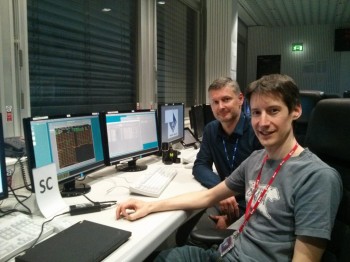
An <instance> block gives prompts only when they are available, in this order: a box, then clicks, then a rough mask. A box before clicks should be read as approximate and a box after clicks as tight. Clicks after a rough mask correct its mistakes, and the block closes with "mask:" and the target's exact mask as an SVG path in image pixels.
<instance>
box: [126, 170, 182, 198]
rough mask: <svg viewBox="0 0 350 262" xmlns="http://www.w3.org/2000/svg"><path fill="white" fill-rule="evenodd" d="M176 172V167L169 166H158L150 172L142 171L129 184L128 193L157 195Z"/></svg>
mask: <svg viewBox="0 0 350 262" xmlns="http://www.w3.org/2000/svg"><path fill="white" fill-rule="evenodd" d="M176 173H177V171H176V169H174V168H172V167H170V166H160V167H159V168H157V169H156V170H154V171H152V172H151V171H149V172H147V173H143V174H141V176H140V177H139V178H138V179H137V181H135V182H133V183H132V184H130V186H129V190H130V193H136V194H140V195H144V196H150V197H159V196H160V194H161V193H162V192H163V191H164V189H165V188H166V187H167V186H168V185H169V183H170V182H171V180H172V179H173V178H174V177H175V175H176Z"/></svg>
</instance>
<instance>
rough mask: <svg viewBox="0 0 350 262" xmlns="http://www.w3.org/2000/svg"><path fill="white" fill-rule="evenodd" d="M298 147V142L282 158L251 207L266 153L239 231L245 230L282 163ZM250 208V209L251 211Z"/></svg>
mask: <svg viewBox="0 0 350 262" xmlns="http://www.w3.org/2000/svg"><path fill="white" fill-rule="evenodd" d="M297 148H298V143H296V144H295V146H294V147H293V148H292V150H291V151H290V152H289V153H288V154H287V155H286V156H285V157H284V158H283V159H282V161H281V163H280V164H279V165H278V167H277V168H276V170H275V172H274V173H273V175H272V177H271V178H270V181H269V183H268V184H267V185H266V187H265V188H264V190H263V191H262V192H261V194H260V196H259V198H258V200H257V201H256V202H255V204H254V206H253V208H252V209H251V206H252V203H253V198H254V195H255V193H256V190H257V189H258V186H259V182H260V179H261V173H262V169H263V167H264V165H265V163H266V160H267V158H268V156H267V155H266V156H265V157H264V160H263V162H262V165H261V168H260V171H259V174H258V177H257V178H256V180H255V186H254V190H253V193H252V195H251V197H250V199H249V202H248V205H247V208H246V210H245V215H244V221H243V223H242V225H241V226H240V227H239V230H238V231H239V233H241V232H242V231H243V228H244V227H245V225H246V224H247V223H248V220H249V218H250V217H251V216H252V215H253V213H254V212H255V210H256V209H257V208H258V206H259V204H260V202H261V200H262V199H263V197H264V196H265V194H266V192H267V190H268V189H269V187H270V186H271V184H272V182H273V181H274V180H275V178H276V176H277V174H278V172H279V171H280V169H281V167H282V165H283V164H284V163H285V162H287V160H288V159H289V158H290V157H291V156H292V155H293V154H294V152H295V150H297ZM249 210H250V211H249Z"/></svg>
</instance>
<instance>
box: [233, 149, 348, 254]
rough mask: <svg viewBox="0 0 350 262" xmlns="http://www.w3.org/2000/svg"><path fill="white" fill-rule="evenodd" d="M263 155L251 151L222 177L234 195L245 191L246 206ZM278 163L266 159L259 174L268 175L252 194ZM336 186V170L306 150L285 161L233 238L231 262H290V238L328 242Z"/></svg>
mask: <svg viewBox="0 0 350 262" xmlns="http://www.w3.org/2000/svg"><path fill="white" fill-rule="evenodd" d="M265 155H266V152H265V150H260V151H255V152H254V153H253V154H252V155H251V157H249V158H248V159H247V160H246V161H245V162H243V163H242V164H241V166H240V167H239V168H238V169H236V170H235V171H234V172H233V173H232V175H231V176H230V177H229V178H228V179H226V185H227V186H228V187H229V188H230V189H231V190H233V191H235V192H240V191H242V188H243V186H244V187H245V188H246V190H247V191H246V194H245V196H246V199H247V202H248V201H249V199H250V197H251V195H252V192H253V191H254V185H255V181H256V174H258V172H259V170H260V168H261V165H262V162H263V159H264V156H265ZM281 160H282V159H278V160H272V159H271V160H269V159H268V160H267V161H266V163H265V165H264V167H263V169H262V173H263V174H270V175H267V176H262V178H261V180H260V183H259V187H258V190H257V192H256V195H259V191H260V192H261V191H262V190H263V189H264V188H265V187H266V185H267V184H268V182H269V179H270V177H271V176H272V174H273V173H274V171H275V169H276V168H277V166H278V165H279V163H280V162H281ZM245 174H247V175H245ZM340 184H341V181H340V177H339V176H338V174H337V172H336V171H335V170H334V169H333V168H330V167H329V166H328V165H326V164H325V163H324V162H322V161H321V160H320V159H319V158H318V157H317V156H316V155H315V154H313V153H312V152H310V151H309V150H308V149H305V150H304V151H303V152H301V153H300V155H299V156H296V157H292V158H290V159H289V160H288V161H287V162H286V163H285V164H284V165H283V168H281V170H280V171H279V173H278V174H277V176H276V178H275V180H274V181H273V183H272V185H271V186H270V187H269V189H268V191H267V192H266V195H265V197H264V198H263V199H262V201H261V203H260V204H259V206H258V208H257V212H256V215H255V216H252V217H251V218H250V220H249V222H248V224H247V226H246V228H245V230H244V231H243V232H242V237H239V238H238V239H237V240H236V242H235V249H234V252H233V253H232V255H233V256H234V257H235V260H233V261H236V260H238V259H239V260H241V261H247V260H248V261H250V260H252V259H253V258H259V261H290V260H291V259H292V256H293V249H294V243H295V240H296V235H305V236H310V237H317V238H323V239H330V236H331V231H332V226H333V220H334V214H335V213H336V210H337V206H338V203H339V199H340V192H339V185H340ZM331 192H335V193H336V194H331ZM316 195H317V197H315V196H316ZM255 200H256V199H255ZM253 203H254V200H253ZM320 204H321V206H320ZM323 207H326V208H323ZM282 232H283V233H282ZM262 247H263V248H262ZM287 250H289V253H286V251H287Z"/></svg>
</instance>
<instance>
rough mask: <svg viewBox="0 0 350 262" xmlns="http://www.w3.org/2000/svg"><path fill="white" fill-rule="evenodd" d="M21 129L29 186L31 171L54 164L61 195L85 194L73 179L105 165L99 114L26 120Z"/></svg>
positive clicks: (85, 190) (84, 190) (85, 189)
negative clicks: (26, 159) (24, 142)
mask: <svg viewBox="0 0 350 262" xmlns="http://www.w3.org/2000/svg"><path fill="white" fill-rule="evenodd" d="M23 126H24V134H25V141H26V147H27V156H28V169H29V174H30V177H31V179H32V187H34V183H33V181H34V180H33V173H32V169H33V168H39V167H42V166H45V165H48V164H51V163H55V165H56V169H57V180H58V182H59V183H60V184H61V185H62V186H63V189H62V192H61V193H62V195H63V196H74V195H79V194H81V193H86V192H88V191H89V187H88V186H87V185H82V187H81V188H78V187H76V185H75V179H76V177H78V176H82V175H85V174H86V172H89V171H92V170H95V169H97V168H100V167H103V166H105V161H104V155H103V143H102V133H101V128H100V120H99V115H98V114H88V115H79V116H78V115H77V116H71V115H67V116H63V117H37V118H25V119H23ZM33 189H34V188H33Z"/></svg>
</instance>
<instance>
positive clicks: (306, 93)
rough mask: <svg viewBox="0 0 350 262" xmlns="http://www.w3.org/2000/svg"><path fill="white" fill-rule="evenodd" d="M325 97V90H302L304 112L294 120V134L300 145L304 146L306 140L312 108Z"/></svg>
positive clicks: (301, 99)
mask: <svg viewBox="0 0 350 262" xmlns="http://www.w3.org/2000/svg"><path fill="white" fill-rule="evenodd" d="M323 98H324V92H322V91H316V90H301V91H300V103H301V106H302V109H303V112H302V114H301V116H300V117H299V119H297V120H296V121H295V122H294V134H295V137H296V139H297V141H298V142H299V144H300V145H302V146H304V140H305V136H306V131H307V125H308V122H309V119H310V115H311V113H312V110H313V109H314V107H315V106H316V104H317V103H318V101H320V100H321V99H323Z"/></svg>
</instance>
